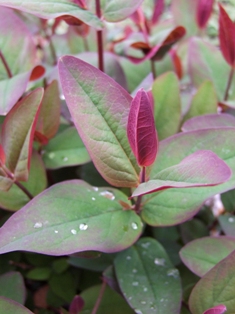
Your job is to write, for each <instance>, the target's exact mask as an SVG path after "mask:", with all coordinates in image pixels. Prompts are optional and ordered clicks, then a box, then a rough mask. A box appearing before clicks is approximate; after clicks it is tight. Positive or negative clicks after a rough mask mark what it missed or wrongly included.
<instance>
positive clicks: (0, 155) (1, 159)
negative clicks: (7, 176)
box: [0, 144, 6, 165]
mask: <svg viewBox="0 0 235 314" xmlns="http://www.w3.org/2000/svg"><path fill="white" fill-rule="evenodd" d="M0 162H1V164H2V165H4V164H5V162H6V155H5V152H4V149H3V147H2V145H1V144H0Z"/></svg>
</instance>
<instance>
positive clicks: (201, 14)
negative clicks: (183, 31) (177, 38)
mask: <svg viewBox="0 0 235 314" xmlns="http://www.w3.org/2000/svg"><path fill="white" fill-rule="evenodd" d="M197 1H198V3H197V24H198V26H199V27H200V28H204V27H206V25H207V22H208V20H209V18H210V16H211V13H212V10H213V4H214V0H197Z"/></svg>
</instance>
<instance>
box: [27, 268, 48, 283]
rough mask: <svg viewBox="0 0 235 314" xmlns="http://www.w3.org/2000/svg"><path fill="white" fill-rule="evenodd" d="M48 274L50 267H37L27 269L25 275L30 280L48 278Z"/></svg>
mask: <svg viewBox="0 0 235 314" xmlns="http://www.w3.org/2000/svg"><path fill="white" fill-rule="evenodd" d="M50 275H51V269H50V267H37V268H34V269H31V270H30V271H28V272H27V274H26V277H27V278H28V279H31V280H48V279H49V278H50Z"/></svg>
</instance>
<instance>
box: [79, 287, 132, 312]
mask: <svg viewBox="0 0 235 314" xmlns="http://www.w3.org/2000/svg"><path fill="white" fill-rule="evenodd" d="M100 289H101V285H98V286H93V287H91V288H89V289H87V290H85V291H83V292H82V293H81V294H80V296H81V297H82V299H83V300H84V303H85V305H84V307H83V309H82V311H81V312H79V314H90V313H92V309H93V308H94V305H95V302H96V300H97V298H98V296H99V292H100ZM110 311H111V312H112V314H120V313H123V314H124V313H125V314H134V313H135V312H134V311H133V310H132V309H131V308H130V307H129V306H128V304H127V303H126V302H125V300H124V299H123V298H122V297H121V296H120V295H119V294H118V293H116V292H115V291H113V290H111V289H110V288H109V287H108V286H106V288H105V290H104V294H103V297H102V300H101V302H100V305H99V308H98V310H97V312H96V314H110Z"/></svg>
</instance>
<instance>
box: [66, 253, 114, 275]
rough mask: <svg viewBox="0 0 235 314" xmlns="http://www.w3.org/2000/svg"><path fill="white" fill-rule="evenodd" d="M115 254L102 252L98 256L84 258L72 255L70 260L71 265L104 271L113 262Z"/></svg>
mask: <svg viewBox="0 0 235 314" xmlns="http://www.w3.org/2000/svg"><path fill="white" fill-rule="evenodd" d="M115 256H116V255H115V254H101V255H100V256H98V257H96V258H82V257H74V256H72V257H70V258H69V260H68V262H69V264H70V265H73V266H75V267H79V268H82V269H88V270H93V271H99V272H100V271H104V270H105V269H106V268H108V267H109V266H110V265H112V263H113V259H114V257H115Z"/></svg>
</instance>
